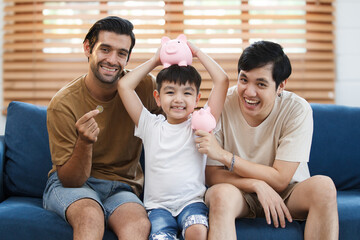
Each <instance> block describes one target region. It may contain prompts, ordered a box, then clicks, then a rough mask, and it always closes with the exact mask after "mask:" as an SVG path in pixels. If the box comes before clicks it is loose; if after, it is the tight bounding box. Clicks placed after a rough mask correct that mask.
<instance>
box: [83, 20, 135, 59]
mask: <svg viewBox="0 0 360 240" xmlns="http://www.w3.org/2000/svg"><path fill="white" fill-rule="evenodd" d="M133 29H134V26H133V24H132V23H131V22H130V21H128V20H126V19H123V18H119V17H116V16H109V17H106V18H103V19H100V20H98V21H97V22H96V23H94V25H93V26H92V27H91V28H90V29H89V32H88V33H87V34H86V36H85V39H84V42H85V41H86V40H89V46H90V53H92V50H93V48H94V46H95V44H96V42H97V41H98V39H99V33H100V32H101V31H107V32H114V33H117V34H124V35H128V36H129V37H130V38H131V45H130V49H129V55H128V59H127V61H128V60H129V57H130V54H131V50H132V49H133V47H134V46H135V35H134V33H133Z"/></svg>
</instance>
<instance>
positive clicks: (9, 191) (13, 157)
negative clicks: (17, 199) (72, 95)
mask: <svg viewBox="0 0 360 240" xmlns="http://www.w3.org/2000/svg"><path fill="white" fill-rule="evenodd" d="M5 149H6V150H5V165H4V190H5V194H6V195H12V196H14V195H16V196H29V197H42V194H43V191H44V188H45V184H46V181H47V174H48V172H49V170H50V169H51V166H52V164H51V157H50V150H49V139H48V133H47V128H46V107H41V106H35V105H33V104H29V103H23V102H11V103H10V104H9V106H8V109H7V118H6V126H5Z"/></svg>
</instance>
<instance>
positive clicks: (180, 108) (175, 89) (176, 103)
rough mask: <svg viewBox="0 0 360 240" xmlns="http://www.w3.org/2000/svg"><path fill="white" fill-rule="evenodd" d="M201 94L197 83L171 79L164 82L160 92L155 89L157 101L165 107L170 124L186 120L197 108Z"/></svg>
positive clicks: (160, 105)
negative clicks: (198, 91) (172, 80)
mask: <svg viewBox="0 0 360 240" xmlns="http://www.w3.org/2000/svg"><path fill="white" fill-rule="evenodd" d="M200 95H201V94H200V93H199V94H198V93H197V90H196V87H195V84H189V83H186V84H182V85H180V84H176V83H172V82H169V81H164V82H163V83H162V85H161V89H160V92H158V91H157V90H155V91H154V97H155V100H156V103H157V105H158V106H159V107H161V108H162V109H163V111H164V112H165V114H166V118H167V121H168V122H169V123H170V124H179V123H182V122H184V121H186V120H187V119H188V117H189V115H190V114H191V113H192V112H193V111H194V109H195V108H196V106H197V104H198V102H199V100H200Z"/></svg>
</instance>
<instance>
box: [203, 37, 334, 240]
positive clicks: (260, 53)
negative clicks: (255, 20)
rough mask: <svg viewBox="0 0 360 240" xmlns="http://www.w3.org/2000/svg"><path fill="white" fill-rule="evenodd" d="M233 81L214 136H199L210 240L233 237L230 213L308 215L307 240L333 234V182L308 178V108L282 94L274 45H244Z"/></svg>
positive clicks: (275, 217) (285, 73)
mask: <svg viewBox="0 0 360 240" xmlns="http://www.w3.org/2000/svg"><path fill="white" fill-rule="evenodd" d="M238 72H239V75H238V83H237V85H236V86H234V87H232V88H230V89H229V91H228V95H227V98H226V101H225V105H224V110H223V113H222V116H221V130H220V131H218V132H217V133H216V138H217V139H215V137H214V136H213V135H211V134H208V133H204V132H201V133H199V135H200V136H201V137H200V138H198V139H197V141H198V142H200V143H201V145H202V153H206V154H207V155H208V157H209V159H208V163H207V168H206V181H207V184H208V185H209V186H211V187H210V188H209V190H208V191H207V193H206V196H205V198H206V199H205V201H206V203H207V205H208V206H209V208H210V212H209V238H208V239H217V240H218V239H227V240H230V239H236V230H235V218H244V217H248V218H255V217H265V218H266V221H267V223H268V224H271V223H273V225H274V226H275V227H282V228H285V227H286V226H285V222H286V221H285V220H286V219H287V220H288V221H289V222H291V221H292V220H293V219H300V220H303V219H307V222H306V227H305V234H304V238H305V239H327V240H330V239H338V231H339V226H338V212H337V203H336V189H335V186H334V183H333V182H332V180H331V179H330V178H329V177H326V176H313V177H310V174H309V169H308V166H307V162H308V161H309V154H310V147H311V140H312V131H313V119H312V110H311V107H310V105H309V104H308V103H307V102H306V101H305V100H304V99H303V98H301V97H299V96H297V95H296V94H294V93H291V92H288V91H284V88H285V85H286V83H287V79H288V78H289V76H290V74H291V64H290V61H289V59H288V57H287V56H286V55H285V53H284V52H283V50H282V47H281V46H280V45H279V44H276V43H273V42H268V41H260V42H256V43H254V44H252V45H251V46H249V47H248V48H246V49H245V50H244V52H243V53H242V55H241V57H240V59H239V62H238Z"/></svg>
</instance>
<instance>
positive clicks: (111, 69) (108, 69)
mask: <svg viewBox="0 0 360 240" xmlns="http://www.w3.org/2000/svg"><path fill="white" fill-rule="evenodd" d="M102 68H103V69H105V70H106V71H109V72H115V71H116V69H115V68H107V67H102Z"/></svg>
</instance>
